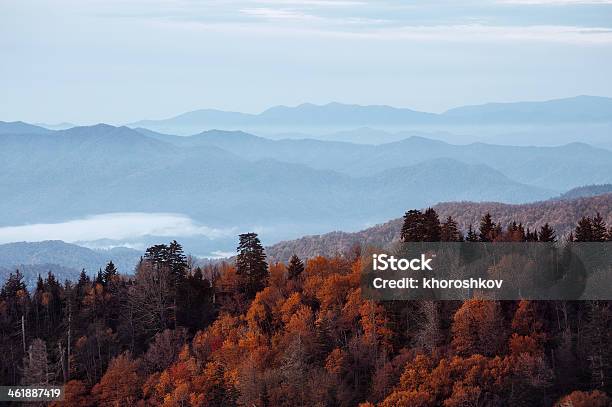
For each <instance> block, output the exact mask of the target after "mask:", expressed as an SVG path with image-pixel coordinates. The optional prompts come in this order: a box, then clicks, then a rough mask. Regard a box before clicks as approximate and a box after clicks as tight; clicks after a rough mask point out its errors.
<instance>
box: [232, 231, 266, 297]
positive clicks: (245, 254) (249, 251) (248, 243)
mask: <svg viewBox="0 0 612 407" xmlns="http://www.w3.org/2000/svg"><path fill="white" fill-rule="evenodd" d="M237 251H238V256H236V274H238V275H239V276H241V278H242V284H241V285H242V287H241V288H242V291H243V292H244V294H245V295H246V296H247V298H254V297H255V294H257V292H258V291H260V290H262V289H263V288H264V287H265V286H266V285H267V284H268V263H266V253H265V252H264V248H263V246H262V245H261V242H260V241H259V238H258V237H257V233H244V234H241V235H240V242H239V243H238V248H237Z"/></svg>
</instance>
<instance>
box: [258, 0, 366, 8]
mask: <svg viewBox="0 0 612 407" xmlns="http://www.w3.org/2000/svg"><path fill="white" fill-rule="evenodd" d="M256 2H257V3H260V4H276V5H283V6H307V7H348V6H359V5H364V4H367V3H366V2H364V1H350V0H257V1H256Z"/></svg>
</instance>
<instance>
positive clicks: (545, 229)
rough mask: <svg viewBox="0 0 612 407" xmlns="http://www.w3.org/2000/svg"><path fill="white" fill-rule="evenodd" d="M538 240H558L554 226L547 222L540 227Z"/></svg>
mask: <svg viewBox="0 0 612 407" xmlns="http://www.w3.org/2000/svg"><path fill="white" fill-rule="evenodd" d="M538 240H539V241H540V242H556V241H557V235H556V234H555V231H554V229H553V228H551V227H550V225H549V224H548V223H545V224H544V226H542V227H541V228H540V233H539V234H538Z"/></svg>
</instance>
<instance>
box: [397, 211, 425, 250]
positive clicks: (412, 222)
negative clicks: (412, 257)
mask: <svg viewBox="0 0 612 407" xmlns="http://www.w3.org/2000/svg"><path fill="white" fill-rule="evenodd" d="M424 237H425V217H424V215H423V213H422V212H421V211H419V210H417V209H411V210H409V211H408V212H406V214H405V215H404V224H403V225H402V232H401V235H400V238H401V239H402V241H403V242H421V241H423V238H424Z"/></svg>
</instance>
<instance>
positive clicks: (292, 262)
mask: <svg viewBox="0 0 612 407" xmlns="http://www.w3.org/2000/svg"><path fill="white" fill-rule="evenodd" d="M303 271H304V263H303V262H302V260H300V258H299V257H298V256H296V255H295V254H294V255H293V256H291V258H290V259H289V265H288V266H287V277H288V278H289V280H294V279H296V278H298V277H299V276H300V274H302V272H303Z"/></svg>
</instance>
